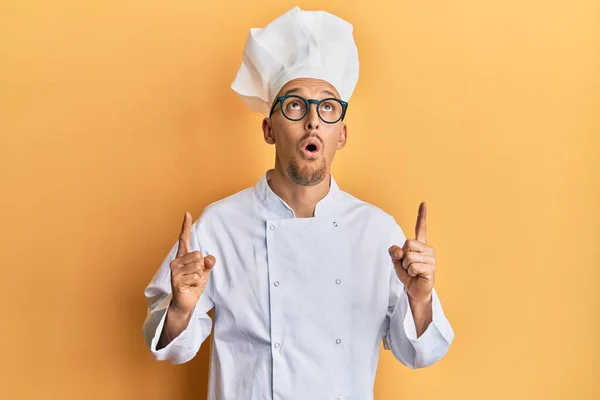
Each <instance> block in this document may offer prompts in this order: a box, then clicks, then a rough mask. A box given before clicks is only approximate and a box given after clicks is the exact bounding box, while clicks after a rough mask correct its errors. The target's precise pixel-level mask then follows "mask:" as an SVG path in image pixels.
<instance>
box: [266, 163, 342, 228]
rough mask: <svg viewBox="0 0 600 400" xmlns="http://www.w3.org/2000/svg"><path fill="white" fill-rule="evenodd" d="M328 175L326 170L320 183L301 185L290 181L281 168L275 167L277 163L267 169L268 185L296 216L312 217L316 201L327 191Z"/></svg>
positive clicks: (329, 175) (325, 194)
mask: <svg viewBox="0 0 600 400" xmlns="http://www.w3.org/2000/svg"><path fill="white" fill-rule="evenodd" d="M330 177H331V174H330V172H329V171H328V172H327V175H326V176H325V179H323V180H322V181H321V182H320V183H318V184H316V185H314V186H302V185H298V184H297V183H295V182H294V181H292V180H291V179H290V178H289V176H288V175H287V174H286V173H285V171H282V168H277V165H276V166H275V168H274V169H271V170H269V171H267V183H268V184H269V187H270V188H271V190H272V191H273V192H274V193H275V194H276V195H277V196H279V197H280V198H281V199H282V200H283V201H285V202H286V203H287V205H289V206H290V207H291V208H292V210H294V214H295V215H296V217H297V218H311V217H314V215H315V208H316V206H317V203H318V202H319V201H320V200H321V199H323V198H324V197H325V196H327V193H329V184H330Z"/></svg>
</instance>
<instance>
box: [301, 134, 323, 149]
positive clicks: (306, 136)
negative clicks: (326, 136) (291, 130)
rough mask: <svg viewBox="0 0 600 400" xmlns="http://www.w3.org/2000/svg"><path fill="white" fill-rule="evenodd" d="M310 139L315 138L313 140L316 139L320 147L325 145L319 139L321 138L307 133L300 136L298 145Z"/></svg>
mask: <svg viewBox="0 0 600 400" xmlns="http://www.w3.org/2000/svg"><path fill="white" fill-rule="evenodd" d="M310 138H315V139H317V140H318V141H319V143H321V146H324V145H325V143H323V139H321V137H320V136H319V135H317V134H316V133H313V132H309V133H307V134H306V135H304V136H302V137H301V138H300V141H299V142H298V143H302V142H304V141H305V140H308V139H310Z"/></svg>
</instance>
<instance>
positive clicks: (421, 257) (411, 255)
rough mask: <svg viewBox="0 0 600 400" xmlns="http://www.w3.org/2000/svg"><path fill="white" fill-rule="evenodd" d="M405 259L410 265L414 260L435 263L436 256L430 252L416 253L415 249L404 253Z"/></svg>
mask: <svg viewBox="0 0 600 400" xmlns="http://www.w3.org/2000/svg"><path fill="white" fill-rule="evenodd" d="M404 261H405V262H407V263H408V264H409V265H410V264H411V263H414V262H417V263H423V264H431V265H435V257H433V256H430V255H429V254H423V253H416V252H414V251H409V252H408V253H406V254H405V255H404Z"/></svg>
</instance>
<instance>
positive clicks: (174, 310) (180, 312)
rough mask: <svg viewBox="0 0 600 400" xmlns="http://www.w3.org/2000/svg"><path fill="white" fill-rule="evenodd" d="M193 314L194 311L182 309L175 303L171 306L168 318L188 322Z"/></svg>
mask: <svg viewBox="0 0 600 400" xmlns="http://www.w3.org/2000/svg"><path fill="white" fill-rule="evenodd" d="M191 313H192V310H186V309H183V308H180V307H178V306H177V305H176V304H175V303H173V302H171V304H169V309H168V311H167V316H169V315H170V316H171V317H172V318H175V319H178V320H186V319H188V318H189V316H190V314H191Z"/></svg>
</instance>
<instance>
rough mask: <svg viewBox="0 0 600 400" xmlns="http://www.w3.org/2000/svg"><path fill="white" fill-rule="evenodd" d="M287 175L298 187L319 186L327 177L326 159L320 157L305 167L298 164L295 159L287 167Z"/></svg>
mask: <svg viewBox="0 0 600 400" xmlns="http://www.w3.org/2000/svg"><path fill="white" fill-rule="evenodd" d="M287 173H288V176H289V177H290V179H291V180H292V181H293V182H294V183H296V184H298V185H302V186H314V185H318V184H319V183H321V182H322V181H323V179H325V176H326V175H327V164H326V162H325V157H319V159H317V160H313V161H311V162H309V163H306V164H305V165H304V166H303V167H301V166H300V164H298V160H297V159H296V157H293V158H292V159H291V160H290V163H289V164H288V166H287Z"/></svg>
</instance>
